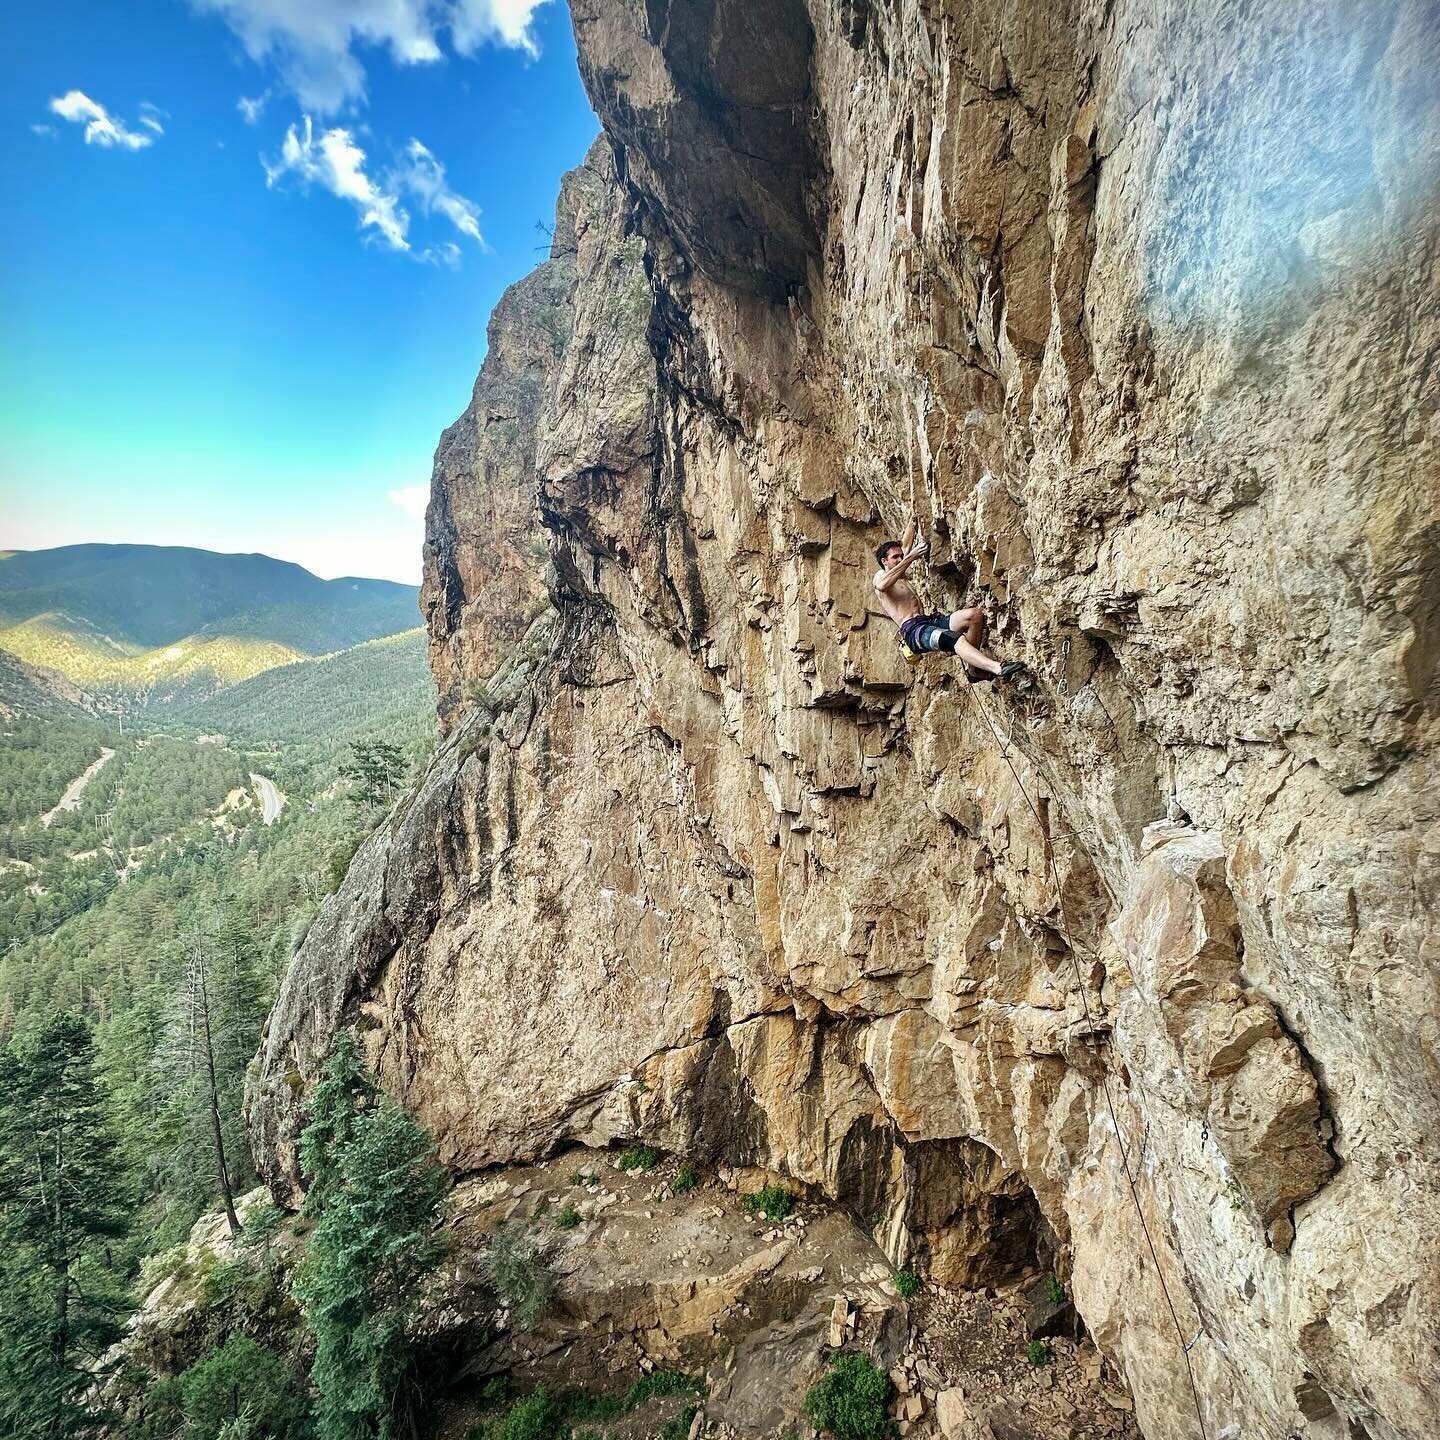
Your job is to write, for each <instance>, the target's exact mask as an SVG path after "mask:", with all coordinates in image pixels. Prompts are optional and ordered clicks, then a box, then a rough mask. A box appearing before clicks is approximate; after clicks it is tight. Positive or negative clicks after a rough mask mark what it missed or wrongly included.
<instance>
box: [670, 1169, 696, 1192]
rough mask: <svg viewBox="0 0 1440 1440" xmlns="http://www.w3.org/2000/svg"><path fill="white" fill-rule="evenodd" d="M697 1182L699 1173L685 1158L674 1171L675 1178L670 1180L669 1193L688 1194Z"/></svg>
mask: <svg viewBox="0 0 1440 1440" xmlns="http://www.w3.org/2000/svg"><path fill="white" fill-rule="evenodd" d="M699 1183H700V1176H699V1174H698V1173H697V1171H696V1169H695V1167H694V1166H693V1165H692V1164H691V1163H690V1162H689V1161H688V1160H687V1161H686V1162H685V1163H684V1164H683V1165H682V1166H681V1167H680V1168H679V1169H678V1170H677V1171H676V1172H675V1178H674V1179H673V1180H672V1181H671V1182H670V1193H671V1194H672V1195H688V1194H689V1193H690V1192H691V1191H692V1190H693V1189H694V1188H695V1187H696V1186H697V1185H698V1184H699Z"/></svg>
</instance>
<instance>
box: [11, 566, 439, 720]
mask: <svg viewBox="0 0 1440 1440" xmlns="http://www.w3.org/2000/svg"><path fill="white" fill-rule="evenodd" d="M418 595H419V591H418V589H417V588H416V587H415V586H413V585H398V584H395V583H394V582H392V581H389V580H363V579H357V578H353V577H347V578H344V579H339V580H321V579H319V578H318V577H317V576H315V575H312V574H311V573H310V572H309V571H308V570H305V569H302V568H301V567H300V566H299V565H292V564H289V563H288V562H286V561H282V560H272V559H271V558H270V557H269V556H266V555H220V554H215V553H212V552H210V551H207V550H189V549H183V548H177V547H170V546H159V545H70V546H64V547H62V548H60V549H56V550H35V551H11V552H9V553H5V554H0V648H3V649H5V650H7V651H9V652H10V653H11V654H13V655H15V656H18V657H19V658H20V659H21V660H24V661H26V662H28V663H29V664H31V665H37V666H46V667H49V668H50V669H53V670H57V671H60V672H61V673H62V674H64V675H65V676H66V677H68V678H69V679H70V680H72V681H74V682H75V683H76V684H77V685H80V686H82V687H84V689H85V690H87V691H89V692H90V693H91V695H92V697H94V703H96V704H99V705H102V706H104V707H105V708H111V709H113V708H116V707H119V708H121V709H126V710H131V709H136V708H147V707H150V706H154V705H157V704H166V705H173V704H176V703H181V702H188V701H191V700H195V699H200V698H203V697H204V696H206V695H209V694H211V693H213V692H215V691H216V690H219V689H222V688H223V687H225V686H227V685H231V684H234V683H236V682H238V681H240V680H245V679H248V678H249V677H250V676H253V675H257V674H260V673H262V672H263V671H266V670H269V669H272V668H274V667H275V666H278V665H288V664H290V663H292V662H294V661H296V660H300V659H303V658H304V657H306V656H313V655H326V654H330V653H332V652H334V651H338V650H345V649H348V648H349V647H351V646H353V645H358V644H361V643H363V642H365V641H367V640H372V639H376V638H378V637H380V636H384V635H393V634H397V633H400V632H402V631H405V630H409V629H412V628H414V626H415V623H416V621H417V619H418V618H419V617H418Z"/></svg>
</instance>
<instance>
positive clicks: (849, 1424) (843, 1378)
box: [805, 1355, 895, 1440]
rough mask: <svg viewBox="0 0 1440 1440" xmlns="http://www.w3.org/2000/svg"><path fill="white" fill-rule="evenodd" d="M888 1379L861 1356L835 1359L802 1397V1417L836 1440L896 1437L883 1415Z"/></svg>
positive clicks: (887, 1395)
mask: <svg viewBox="0 0 1440 1440" xmlns="http://www.w3.org/2000/svg"><path fill="white" fill-rule="evenodd" d="M889 1403H890V1377H889V1376H888V1375H887V1374H886V1373H885V1372H884V1371H883V1370H881V1369H878V1368H877V1367H876V1366H874V1365H872V1364H871V1363H870V1361H869V1360H867V1359H866V1358H865V1356H863V1355H837V1356H836V1357H835V1358H834V1359H833V1360H832V1361H831V1362H830V1369H829V1370H828V1371H827V1372H826V1374H825V1377H824V1379H822V1380H821V1381H820V1383H819V1384H818V1385H812V1386H811V1387H810V1390H809V1392H808V1393H807V1394H806V1396H805V1413H806V1414H807V1415H808V1416H809V1417H810V1419H811V1420H812V1421H813V1422H814V1424H815V1428H816V1429H817V1430H824V1431H826V1432H828V1433H829V1434H831V1435H834V1436H836V1437H837V1440H888V1437H889V1436H892V1435H894V1434H895V1425H894V1422H893V1421H892V1420H891V1419H890V1417H889V1415H888V1414H887V1413H886V1407H887V1406H888V1405H889Z"/></svg>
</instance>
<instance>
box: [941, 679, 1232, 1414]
mask: <svg viewBox="0 0 1440 1440" xmlns="http://www.w3.org/2000/svg"><path fill="white" fill-rule="evenodd" d="M968 688H969V691H970V693H971V694H972V695H973V696H974V697H975V703H976V705H978V706H979V707H980V714H981V715H982V716H983V717H984V720H985V724H986V726H987V727H988V728H989V731H990V735H991V738H992V739H993V740H994V741H995V748H996V749H997V750H999V752H1000V758H1001V759H1002V760H1004V762H1005V764H1006V765H1007V766H1008V767H1009V769H1010V774H1011V775H1012V776H1013V777H1014V779H1015V786H1016V788H1017V789H1018V790H1019V791H1020V794H1021V795H1022V796H1023V797H1024V800H1025V804H1026V805H1027V806H1029V808H1030V813H1031V814H1032V815H1034V817H1035V824H1036V825H1037V826H1038V827H1039V830H1040V836H1041V839H1042V840H1043V841H1044V844H1045V859H1046V861H1047V863H1048V864H1049V867H1050V882H1051V884H1052V885H1053V886H1054V887H1055V905H1056V908H1057V910H1058V911H1059V918H1060V935H1061V938H1062V939H1063V940H1064V941H1065V944H1066V945H1067V946H1068V947H1069V950H1070V963H1071V965H1073V966H1074V969H1075V988H1076V989H1077V990H1078V991H1079V992H1080V1003H1081V1005H1082V1006H1083V1007H1084V1010H1085V1026H1086V1029H1087V1031H1088V1032H1089V1033H1091V1034H1093V1033H1094V1031H1095V1021H1094V1017H1093V1016H1092V1015H1091V1013H1090V997H1089V995H1088V994H1087V993H1086V988H1085V979H1084V976H1083V975H1082V974H1081V973H1080V961H1079V958H1078V956H1077V954H1076V948H1075V941H1074V939H1073V937H1072V936H1071V934H1070V925H1069V922H1068V921H1067V920H1066V918H1065V892H1064V891H1063V890H1062V889H1061V887H1060V872H1059V871H1058V870H1057V869H1056V866H1055V846H1054V843H1053V842H1052V841H1051V838H1050V827H1049V826H1048V825H1047V824H1046V822H1045V819H1044V817H1043V816H1042V815H1041V813H1040V809H1039V807H1038V806H1037V805H1036V804H1035V802H1034V801H1033V800H1032V799H1031V798H1030V793H1029V791H1027V790H1026V788H1025V782H1024V781H1023V780H1021V778H1020V772H1019V771H1018V770H1017V769H1016V768H1015V762H1014V761H1013V760H1011V758H1010V742H1009V740H1008V739H1007V740H1006V741H1002V740H1001V739H1000V732H999V731H998V730H997V729H996V728H995V722H994V721H993V720H992V719H991V718H990V708H989V706H988V705H986V704H985V701H984V700H983V699H982V698H981V695H980V689H981V687H980V686H979V685H975V684H972V685H970V686H969V687H968ZM1100 1085H1101V1088H1102V1090H1103V1091H1104V1094H1105V1108H1106V1109H1107V1110H1108V1111H1109V1112H1110V1125H1111V1128H1112V1129H1113V1130H1114V1131H1115V1139H1116V1142H1117V1143H1118V1144H1119V1146H1120V1165H1121V1168H1122V1169H1123V1170H1124V1172H1125V1183H1126V1185H1127V1186H1128V1187H1129V1189H1130V1199H1131V1202H1132V1203H1133V1204H1134V1206H1135V1218H1136V1219H1137V1220H1139V1222H1140V1229H1141V1231H1142V1232H1143V1233H1144V1235H1145V1244H1146V1246H1147V1247H1148V1249H1149V1251H1150V1258H1151V1260H1152V1261H1153V1262H1154V1265H1155V1274H1156V1277H1157V1278H1158V1279H1159V1281H1160V1290H1161V1292H1162V1293H1163V1294H1164V1296H1165V1306H1166V1309H1168V1310H1169V1312H1170V1323H1171V1324H1172V1325H1173V1326H1174V1327H1175V1343H1176V1345H1177V1346H1178V1347H1179V1350H1180V1358H1181V1359H1182V1360H1183V1361H1184V1362H1185V1375H1186V1378H1187V1379H1188V1380H1189V1382H1190V1398H1191V1400H1192V1401H1193V1402H1194V1404H1195V1419H1196V1422H1197V1423H1198V1424H1199V1426H1200V1435H1201V1437H1202V1440H1204V1436H1205V1435H1206V1430H1205V1415H1204V1412H1203V1410H1202V1409H1201V1407H1200V1390H1199V1387H1198V1386H1197V1385H1196V1384H1195V1371H1194V1369H1193V1368H1192V1367H1191V1364H1190V1350H1191V1347H1192V1346H1193V1345H1194V1344H1195V1341H1196V1340H1199V1338H1200V1331H1199V1330H1197V1331H1196V1335H1195V1340H1192V1341H1191V1342H1190V1344H1189V1345H1187V1344H1186V1343H1185V1332H1184V1330H1183V1329H1182V1328H1181V1326H1180V1316H1179V1315H1178V1314H1177V1313H1176V1310H1175V1302H1174V1300H1173V1299H1172V1298H1171V1295H1170V1287H1169V1286H1168V1285H1167V1284H1166V1283H1165V1271H1164V1269H1163V1268H1162V1267H1161V1265H1160V1256H1159V1255H1158V1254H1157V1253H1156V1250H1155V1241H1154V1239H1153V1238H1152V1237H1151V1234H1150V1226H1149V1225H1148V1224H1147V1223H1146V1221H1145V1211H1144V1209H1143V1208H1142V1207H1141V1204H1140V1192H1139V1190H1138V1189H1137V1188H1136V1185H1135V1176H1134V1173H1133V1171H1132V1170H1131V1168H1130V1155H1129V1152H1128V1151H1127V1150H1126V1148H1125V1136H1124V1134H1123V1133H1122V1132H1121V1129H1120V1120H1119V1117H1118V1116H1117V1115H1116V1113H1115V1098H1114V1096H1113V1095H1112V1094H1111V1093H1110V1072H1109V1070H1108V1069H1106V1068H1102V1069H1101V1072H1100ZM1177 1254H1178V1245H1177ZM1182 1263H1183V1259H1182ZM1190 1303H1191V1304H1192V1305H1194V1303H1195V1302H1194V1300H1193V1299H1191V1302H1190ZM1195 1309H1196V1314H1197V1315H1198V1314H1199V1306H1195ZM1201 1329H1202V1330H1203V1326H1202V1327H1201Z"/></svg>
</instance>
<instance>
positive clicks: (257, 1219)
mask: <svg viewBox="0 0 1440 1440" xmlns="http://www.w3.org/2000/svg"><path fill="white" fill-rule="evenodd" d="M285 1218H286V1214H285V1211H283V1210H282V1209H281V1208H280V1207H279V1206H278V1205H274V1204H272V1203H271V1202H270V1201H268V1200H267V1201H265V1202H264V1203H263V1204H261V1205H256V1206H255V1207H254V1209H252V1210H251V1211H250V1213H249V1214H248V1215H247V1216H246V1217H245V1224H244V1225H243V1226H242V1227H241V1230H240V1237H239V1243H240V1244H241V1245H243V1246H244V1247H245V1248H246V1249H247V1250H262V1251H263V1252H264V1253H265V1254H266V1256H268V1255H269V1254H270V1247H271V1246H272V1245H273V1244H274V1243H275V1240H276V1237H277V1236H278V1235H279V1234H280V1230H281V1227H282V1226H283V1225H284V1224H285Z"/></svg>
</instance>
